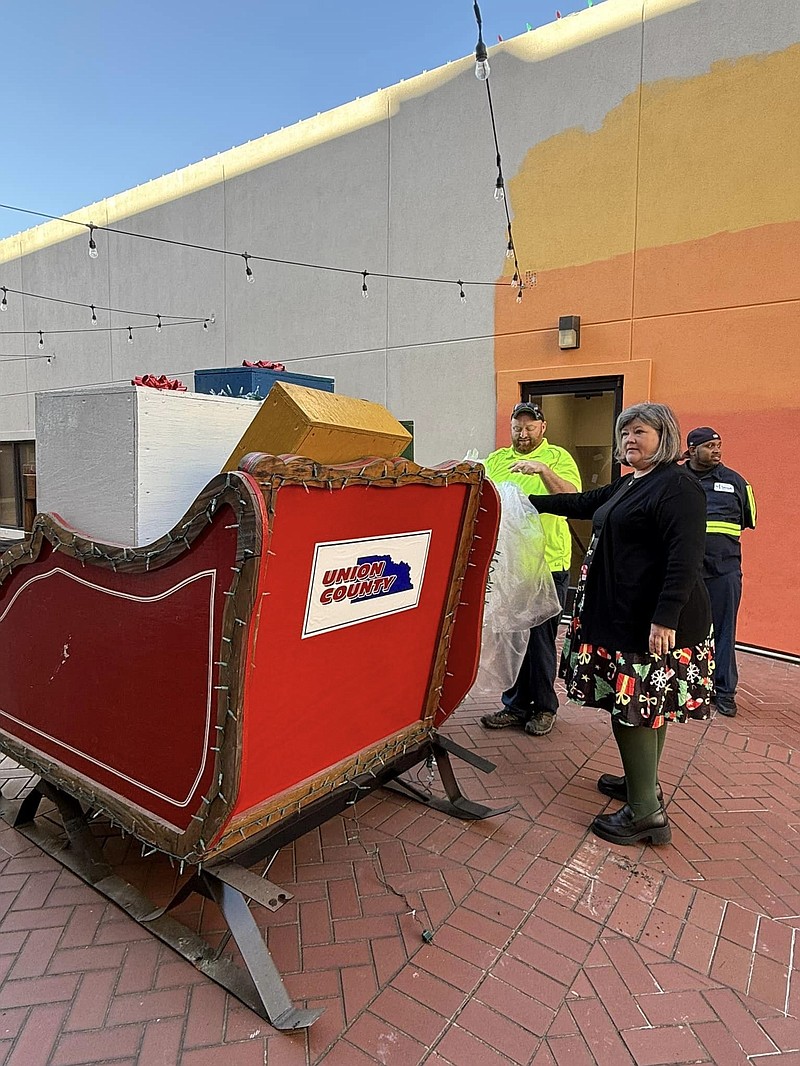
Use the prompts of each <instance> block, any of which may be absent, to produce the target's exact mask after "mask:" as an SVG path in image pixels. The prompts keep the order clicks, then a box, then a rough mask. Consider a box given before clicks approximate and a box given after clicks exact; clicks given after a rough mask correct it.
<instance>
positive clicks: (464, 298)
mask: <svg viewBox="0 0 800 1066" xmlns="http://www.w3.org/2000/svg"><path fill="white" fill-rule="evenodd" d="M458 298H459V300H461V302H462V304H465V303H466V302H467V294H466V293H465V292H464V283H463V281H459V283H458Z"/></svg>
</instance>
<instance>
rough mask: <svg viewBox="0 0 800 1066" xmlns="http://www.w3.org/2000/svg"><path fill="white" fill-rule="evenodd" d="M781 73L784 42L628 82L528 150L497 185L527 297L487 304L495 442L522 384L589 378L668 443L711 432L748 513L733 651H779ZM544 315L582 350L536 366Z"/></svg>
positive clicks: (799, 52)
mask: <svg viewBox="0 0 800 1066" xmlns="http://www.w3.org/2000/svg"><path fill="white" fill-rule="evenodd" d="M799 71H800V46H797V45H796V46H793V47H790V48H787V49H785V50H783V51H780V52H777V53H773V54H769V55H755V56H746V57H744V58H741V59H738V60H735V61H724V62H716V63H714V64H713V65H712V66H711V68H710V69H708V70H706V71H704V72H702V73H699V74H698V75H697V76H695V77H689V78H685V79H676V78H670V79H665V80H663V81H658V82H654V83H652V84H643V85H641V86H640V87H639V88H638V89H637V91H635V92H633V93H631V94H629V95H628V96H626V97H625V98H624V99H623V100H622V102H621V103H620V104H619V105H618V106H616V107H615V108H613V109H612V110H610V111H609V112H608V114H607V115H606V118H605V121H604V122H603V123H602V125H601V126H600V128H599V129H597V130H594V131H587V130H585V129H579V128H572V129H565V130H564V131H563V132H561V133H559V134H557V135H555V136H552V137H550V138H548V139H547V140H545V141H542V142H541V143H539V144H537V145H535V146H534V147H532V148H531V149H530V151H528V153H527V155H526V156H525V159H524V161H523V164H522V166H521V168H520V169H519V171H518V173H517V174H516V175H515V176H514V177H513V178H512V179H511V180H510V182H509V186H510V201H511V203H512V204H513V207H514V230H515V239H516V243H517V246H518V249H519V252H520V260H521V261H524V262H525V263H526V264H535V266H536V287H535V289H533V290H531V292H530V293H529V294H527V295H528V298H526V299H525V300H524V301H523V304H522V306H521V307H518V306H517V305H516V301H515V300H514V299H513V298H512V296H513V293H512V292H511V290H510V288H509V290H508V291H506V290H505V289H500V290H498V298H497V300H496V306H495V323H496V333H497V335H498V339H497V341H496V346H495V366H496V370H497V374H498V439H499V440H503V442H505V435H506V433H507V428H506V427H507V412H508V410H509V408H510V406H511V404H512V403H513V402H514V401H515V400H516V399H518V383H519V382H520V381H521V380H526V379H530V378H545V379H552V378H556V377H573V376H574V377H581V376H593V375H596V374H605V373H615V374H619V373H621V374H623V375H624V376H625V402H626V403H628V402H636V401H637V400H640V399H655V400H662V401H665V402H667V403H670V404H671V405H672V406H673V407H674V408H675V409H676V411H677V413H678V415H679V417H680V420H681V424H682V426H683V429H684V431H686V430H688V429H690V428H691V427H692V426H695V425H712V426H713V427H714V428H715V429H717V430H718V431H719V432H720V434H721V435H722V437H723V440H724V446H725V447H724V456H725V462H726V463H727V464H728V465H729V466H732V467H734V468H735V469H738V470H740V471H742V472H743V473H744V474H745V476H746V477H747V478H748V479H749V480H750V481H751V482H752V483H753V485H754V488H755V491H756V493H757V497H758V501H759V506H760V515H759V528H758V530H757V531H756V532H755V533H748V534H745V536H744V538H743V555H744V573H745V594H744V599H743V604H742V611H741V614H740V622H739V634H738V635H739V639H740V640H742V641H744V642H747V643H750V644H754V645H758V646H762V647H767V648H773V649H782V650H785V651H790V652H793V653H798V652H800V608H799V607H798V602H797V595H796V592H795V588H794V586H795V580H794V578H796V575H797V572H798V566H797V559H798V555H800V520H799V519H800V515H798V505H797V502H796V499H797V497H796V489H795V486H794V477H793V474H792V469H793V467H796V460H794V459H793V458H792V447H791V443H792V442H793V441H794V440H796V439H797V438H798V436H800V388H799V387H798V363H800V359H799V358H798V355H799V354H800V303H799V302H798V297H800V273H799V272H798V270H797V267H796V259H797V254H798V249H800V138H798V137H797V136H794V135H791V134H790V132H789V131H791V130H794V129H796V124H797V119H796V100H797V92H798V86H799V85H800V80H798V79H799V77H800V75H799V74H798V72H799ZM510 272H511V271H510V270H509V271H508V273H510ZM561 314H579V315H580V316H581V324H582V343H581V348H580V350H579V351H577V352H574V353H560V358H558V359H557V362H559V363H561V364H563V365H560V366H556V367H554V366H553V327H554V324H555V323H556V322H557V320H558V316H559V315H561ZM528 331H530V332H528ZM521 332H525V334H526V336H525V343H524V345H523V344H520V342H519V334H520V333H521ZM560 443H564V444H567V443H568V442H565V441H562V442H560Z"/></svg>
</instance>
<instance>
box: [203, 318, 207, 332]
mask: <svg viewBox="0 0 800 1066" xmlns="http://www.w3.org/2000/svg"><path fill="white" fill-rule="evenodd" d="M203 329H204V330H205V332H206V333H208V319H207V318H204V319H203Z"/></svg>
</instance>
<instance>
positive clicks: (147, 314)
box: [0, 286, 203, 332]
mask: <svg viewBox="0 0 800 1066" xmlns="http://www.w3.org/2000/svg"><path fill="white" fill-rule="evenodd" d="M0 289H2V290H3V291H4V292H14V293H16V294H17V295H18V296H29V297H30V298H31V299H32V300H46V301H47V302H48V303H56V304H66V305H67V306H69V307H85V308H87V310H89V311H91V312H92V315H93V316H94V317H93V323H94V324H96V321H95V319H96V316H95V311H97V310H100V311H112V312H116V313H118V314H121V315H136V316H137V318H154V319H158V318H162V319H164V318H171V319H175V320H176V321H177V320H178V319H180V320H181V321H191V322H202V321H203V319H202V318H201V317H200V316H199V315H158V314H156V312H155V311H134V310H132V309H131V308H130V307H102V306H100V307H98V306H97V305H96V304H87V303H82V302H81V301H80V300H65V299H63V298H62V297H60V296H45V295H43V294H42V293H40V292H27V291H26V290H24V289H10V288H7V287H5V286H0ZM3 310H5V308H3ZM51 332H52V331H51Z"/></svg>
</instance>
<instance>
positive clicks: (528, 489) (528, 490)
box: [484, 437, 581, 571]
mask: <svg viewBox="0 0 800 1066" xmlns="http://www.w3.org/2000/svg"><path fill="white" fill-rule="evenodd" d="M524 459H533V460H536V461H537V462H539V463H544V464H545V466H549V467H550V469H551V470H552V471H553V473H554V474H558V476H559V477H560V478H563V479H564V481H568V482H569V483H570V485H574V486H575V488H576V489H577V490H578V492H580V490H581V475H580V473H579V472H578V467H577V464H576V462H575V460H574V459H573V458H572V456H571V455H570V454H569V452H568V451H567V449H566V448H559V447H558V445H557V444H550V442H549V441H548V439H547V437H543V438H542V442H541V444H540V445H539V447H538V448H536V449H534V451H532V452H528V453H527V455H521V454H520V453H519V452H516V451H514V449H513V448H498V449H497V451H496V452H492V454H491V455H489V456H487V458H486V462H485V463H484V466H485V467H486V474H487V477H489V478H490V479H491V480H492V481H513V483H514V484H515V485H518V486H519V487H520V489H522V491H523V492H524V493H525V495H526V496H530V495H531V494H534V493H535V494H537V495H538V494H541V493H547V486H546V485H545V483H544V482H543V481H542V479H541V477H540V476H539V474H516V473H512V471H511V467H512V466H513V465H514V463H518V462H520V460H524ZM541 519H542V529H543V530H544V536H545V548H544V555H545V559H546V560H547V565H548V566H549V567H550V569H551V570H552V571H556V570H569V564H570V559H571V558H572V537H571V536H570V532H569V526H568V524H567V520H566V518H561V517H559V516H558V515H554V514H543V515H541Z"/></svg>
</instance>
